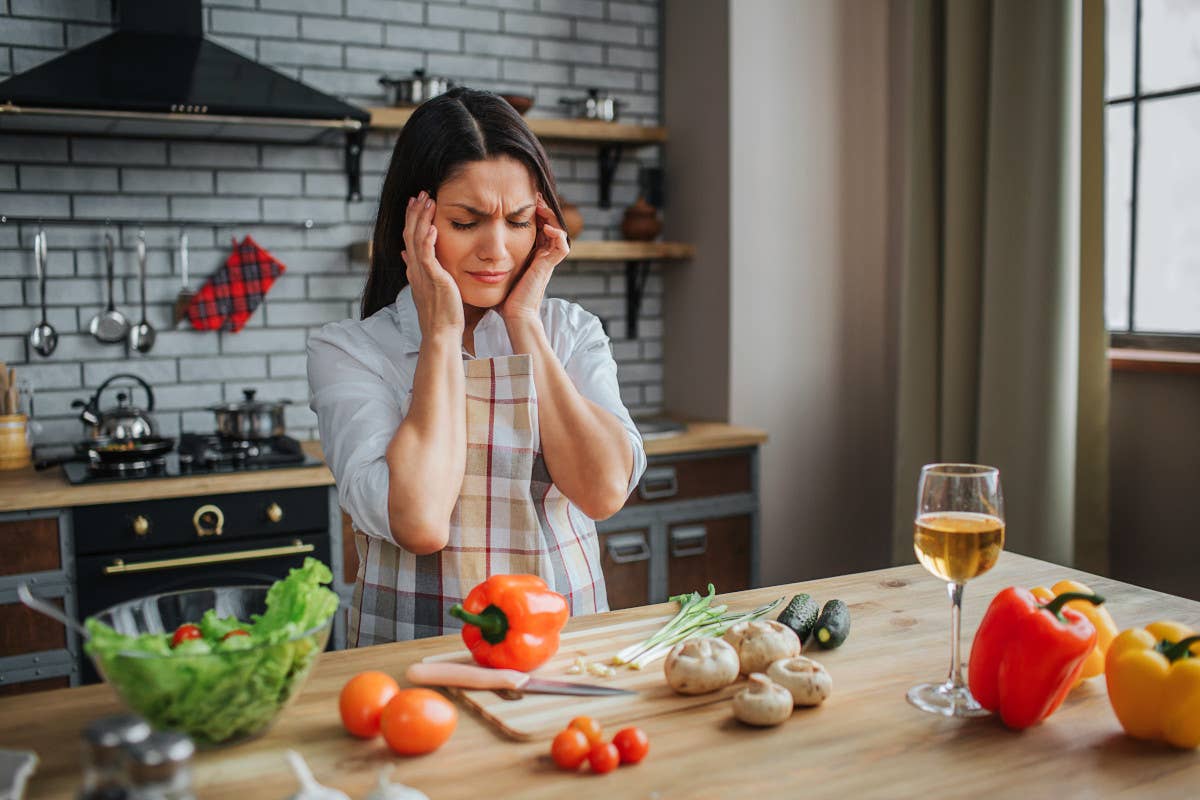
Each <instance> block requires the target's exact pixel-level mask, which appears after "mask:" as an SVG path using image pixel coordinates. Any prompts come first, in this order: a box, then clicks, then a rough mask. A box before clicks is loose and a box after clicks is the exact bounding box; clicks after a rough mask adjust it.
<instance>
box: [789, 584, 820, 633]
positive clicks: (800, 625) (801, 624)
mask: <svg viewBox="0 0 1200 800" xmlns="http://www.w3.org/2000/svg"><path fill="white" fill-rule="evenodd" d="M820 613H821V607H820V606H819V605H817V601H816V600H813V597H812V595H811V594H798V595H796V596H795V597H793V598H792V601H791V602H790V603H788V604H787V608H785V609H784V610H783V613H781V614H780V615H779V621H780V622H782V623H783V624H784V625H787V626H788V627H789V628H791V629H792V630H794V631H795V632H796V635H797V636H799V637H800V643H801V644H803V643H804V642H806V641H808V636H809V634H811V633H812V630H813V628H814V627H816V624H817V616H818V615H819V614H820Z"/></svg>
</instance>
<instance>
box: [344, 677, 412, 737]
mask: <svg viewBox="0 0 1200 800" xmlns="http://www.w3.org/2000/svg"><path fill="white" fill-rule="evenodd" d="M398 691H400V684H398V683H396V681H395V679H394V678H392V676H391V675H387V674H385V673H382V672H376V671H371V672H360V673H358V674H357V675H355V676H354V677H353V678H351V679H350V680H348V681H346V685H345V686H343V687H342V693H341V694H340V695H338V711H340V712H341V715H342V725H343V726H345V728H346V730H348V731H349V732H350V733H352V734H354V735H355V736H360V737H362V738H364V739H369V738H371V737H372V736H378V735H379V717H380V715H381V714H382V713H383V707H384V706H386V705H387V704H388V701H389V700H391V699H392V698H393V697H395V696H396V692H398Z"/></svg>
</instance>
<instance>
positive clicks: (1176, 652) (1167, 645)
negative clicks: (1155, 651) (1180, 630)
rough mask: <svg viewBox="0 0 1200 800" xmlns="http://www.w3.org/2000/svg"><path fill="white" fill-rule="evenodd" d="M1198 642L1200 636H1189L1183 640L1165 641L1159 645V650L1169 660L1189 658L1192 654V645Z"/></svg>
mask: <svg viewBox="0 0 1200 800" xmlns="http://www.w3.org/2000/svg"><path fill="white" fill-rule="evenodd" d="M1196 642H1200V636H1189V637H1188V638H1186V639H1184V640H1183V641H1181V642H1168V641H1165V640H1164V641H1163V642H1162V643H1161V644H1160V645H1159V652H1160V653H1162V654H1163V655H1164V656H1166V657H1167V661H1178V660H1179V659H1181V658H1188V657H1190V656H1191V655H1192V654H1191V647H1192V645H1194V644H1195V643H1196Z"/></svg>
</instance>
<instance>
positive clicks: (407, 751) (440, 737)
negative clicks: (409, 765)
mask: <svg viewBox="0 0 1200 800" xmlns="http://www.w3.org/2000/svg"><path fill="white" fill-rule="evenodd" d="M379 723H380V730H382V731H383V738H384V740H385V741H386V742H387V743H388V747H390V748H392V750H393V751H394V752H396V753H399V754H400V755H403V756H418V755H423V754H424V753H432V752H433V751H434V750H437V749H438V748H439V747H441V746H442V745H444V744H445V743H446V740H447V739H449V738H450V734H452V733H454V727H455V726H456V725H457V724H458V711H457V710H455V708H454V704H453V703H451V702H450V701H449V700H447V699H446V698H444V697H442V696H441V695H440V694H438V693H437V692H435V691H433V690H432V689H401V690H400V691H399V692H397V693H396V696H395V697H393V698H392V699H391V700H390V701H389V702H388V704H387V705H386V706H384V709H383V715H382V716H381V717H380V720H379Z"/></svg>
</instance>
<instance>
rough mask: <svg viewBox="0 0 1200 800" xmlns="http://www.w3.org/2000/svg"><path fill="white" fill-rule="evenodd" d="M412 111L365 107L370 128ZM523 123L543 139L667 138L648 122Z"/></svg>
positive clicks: (394, 122) (402, 119) (394, 124)
mask: <svg viewBox="0 0 1200 800" xmlns="http://www.w3.org/2000/svg"><path fill="white" fill-rule="evenodd" d="M414 110H415V109H413V108H391V107H381V108H368V109H367V111H368V112H370V114H371V127H372V128H374V129H376V130H400V129H401V128H403V127H404V123H406V122H408V118H409V117H411V116H412V113H413V111H414ZM525 122H526V124H527V125H529V129H530V130H532V131H533V132H534V134H536V135H537V137H538V138H539V139H544V140H547V141H555V142H590V143H604V144H632V145H645V144H658V143H661V142H665V141H666V140H667V129H666V128H662V127H654V126H650V125H630V124H627V123H623V122H600V121H599V120H594V119H554V118H550V117H529V118H527V119H526V120H525Z"/></svg>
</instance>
